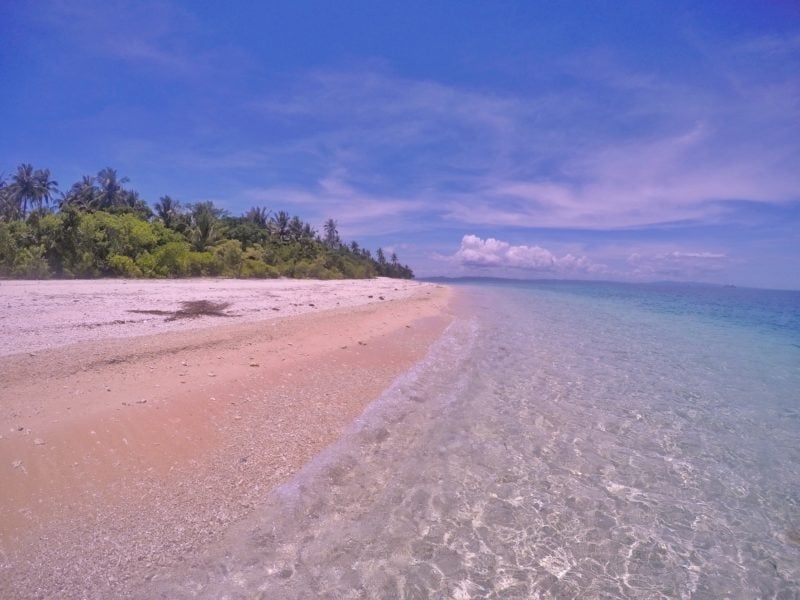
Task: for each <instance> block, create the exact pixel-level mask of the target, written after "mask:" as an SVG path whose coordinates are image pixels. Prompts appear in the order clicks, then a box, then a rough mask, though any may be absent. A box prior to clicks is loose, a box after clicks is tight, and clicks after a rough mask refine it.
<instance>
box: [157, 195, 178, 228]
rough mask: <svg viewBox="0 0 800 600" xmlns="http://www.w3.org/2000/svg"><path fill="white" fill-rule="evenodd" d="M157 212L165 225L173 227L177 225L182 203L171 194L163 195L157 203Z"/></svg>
mask: <svg viewBox="0 0 800 600" xmlns="http://www.w3.org/2000/svg"><path fill="white" fill-rule="evenodd" d="M155 209H156V214H157V215H158V218H159V219H161V222H162V223H164V226H165V227H168V228H170V229H173V228H174V227H175V225H177V220H178V216H179V215H180V210H181V203H180V202H178V201H177V200H173V199H172V198H170V197H169V196H161V198H159V199H158V202H156V204H155Z"/></svg>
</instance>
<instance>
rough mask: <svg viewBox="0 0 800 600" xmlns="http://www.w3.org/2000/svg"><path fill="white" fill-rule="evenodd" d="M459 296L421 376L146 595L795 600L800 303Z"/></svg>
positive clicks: (530, 290) (516, 287) (653, 291)
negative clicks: (460, 309) (456, 313)
mask: <svg viewBox="0 0 800 600" xmlns="http://www.w3.org/2000/svg"><path fill="white" fill-rule="evenodd" d="M462 289H463V291H464V292H465V295H466V296H467V297H468V298H469V304H468V307H467V308H466V309H465V311H464V315H463V317H462V318H460V319H459V320H458V321H457V322H456V323H454V325H453V326H452V327H451V328H450V330H448V333H447V334H446V335H445V336H444V338H442V340H440V342H439V343H438V344H437V345H436V346H435V347H434V349H433V350H432V351H431V353H430V355H429V356H428V357H427V359H426V360H425V361H423V362H422V363H421V364H420V365H418V366H417V367H416V368H415V369H414V370H413V371H412V372H411V373H409V374H408V375H407V376H405V377H404V378H402V379H401V380H400V381H398V382H397V383H396V384H395V386H394V387H393V388H392V389H391V390H389V391H388V392H387V393H386V394H385V395H384V397H382V398H381V399H380V400H379V401H377V402H376V403H375V404H374V405H373V406H372V407H371V408H370V409H369V410H368V411H367V413H366V414H365V415H364V416H363V417H362V418H361V419H360V420H359V422H358V423H356V424H355V425H354V426H353V427H352V429H351V431H350V432H349V433H348V435H347V436H345V438H344V439H343V440H342V441H341V442H340V443H338V444H336V445H335V446H334V447H332V448H330V449H329V450H328V451H327V452H326V453H325V454H324V455H323V456H321V457H319V458H318V459H317V460H316V461H314V462H313V463H312V464H311V465H309V467H308V468H306V469H305V470H304V471H303V472H302V473H301V474H300V475H299V476H298V477H297V478H295V479H294V480H293V481H291V482H289V483H288V484H287V485H285V486H283V487H282V488H281V489H279V490H278V491H277V492H275V493H273V494H272V495H271V496H269V497H267V498H265V503H264V506H263V507H262V508H261V509H259V511H258V512H257V514H256V516H255V517H254V518H253V519H252V520H250V521H248V522H245V523H241V524H240V525H239V526H237V528H236V529H235V530H234V531H232V532H231V534H230V536H229V537H228V539H227V540H225V543H224V544H223V545H222V546H220V547H219V548H212V549H210V550H209V553H208V555H207V556H206V557H205V558H204V559H203V560H201V561H199V562H197V563H196V564H194V565H193V566H192V567H191V568H189V569H187V570H186V572H183V573H181V574H179V575H178V576H176V577H175V578H173V579H170V580H169V581H162V582H158V583H156V585H155V587H154V588H153V589H148V590H147V594H146V595H149V596H152V595H154V594H156V593H160V594H162V595H164V596H165V597H166V596H169V597H188V596H193V595H198V596H200V597H207V598H218V597H230V598H240V597H241V598H245V597H247V598H251V597H264V598H311V597H324V598H540V599H545V598H647V599H649V598H710V599H712V598H713V599H718V598H746V599H753V598H798V597H800V293H798V292H771V291H761V290H746V289H738V288H712V287H700V286H679V285H666V284H665V285H642V286H635V285H623V284H606V283H566V282H565V283H557V282H549V283H547V282H545V283H513V284H509V283H503V284H499V283H472V284H470V285H466V286H463V288H462Z"/></svg>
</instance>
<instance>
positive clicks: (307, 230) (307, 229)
mask: <svg viewBox="0 0 800 600" xmlns="http://www.w3.org/2000/svg"><path fill="white" fill-rule="evenodd" d="M316 235H317V232H316V231H314V229H313V227H311V225H309V224H308V223H303V241H305V242H310V241H312V240H313V239H314V237H315V236H316Z"/></svg>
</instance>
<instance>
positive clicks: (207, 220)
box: [189, 202, 223, 252]
mask: <svg viewBox="0 0 800 600" xmlns="http://www.w3.org/2000/svg"><path fill="white" fill-rule="evenodd" d="M222 214H223V211H222V210H220V209H219V208H217V207H216V206H214V203H213V202H198V203H196V204H193V205H192V207H191V212H190V219H191V228H190V230H189V231H190V234H191V238H192V244H193V245H194V248H195V250H197V251H198V252H203V251H204V250H205V249H206V248H207V247H208V246H211V245H213V244H214V243H215V242H217V241H218V240H219V238H220V237H221V235H222V226H221V224H220V222H219V219H220V217H222Z"/></svg>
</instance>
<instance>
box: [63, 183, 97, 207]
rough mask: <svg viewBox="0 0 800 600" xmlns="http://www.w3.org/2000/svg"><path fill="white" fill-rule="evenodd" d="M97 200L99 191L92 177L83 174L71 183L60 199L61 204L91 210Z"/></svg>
mask: <svg viewBox="0 0 800 600" xmlns="http://www.w3.org/2000/svg"><path fill="white" fill-rule="evenodd" d="M98 201H99V192H98V189H97V187H96V186H95V181H94V177H92V176H91V175H84V176H83V177H82V178H81V180H80V181H78V182H76V183H73V184H72V187H71V188H69V191H68V192H67V193H66V194H65V195H64V198H63V199H62V200H61V206H62V207H64V206H74V207H75V208H79V209H81V210H93V209H94V208H96V206H97V203H98Z"/></svg>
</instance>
